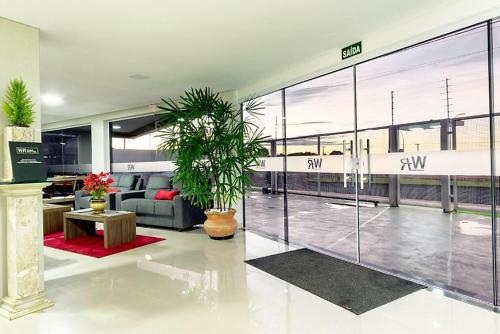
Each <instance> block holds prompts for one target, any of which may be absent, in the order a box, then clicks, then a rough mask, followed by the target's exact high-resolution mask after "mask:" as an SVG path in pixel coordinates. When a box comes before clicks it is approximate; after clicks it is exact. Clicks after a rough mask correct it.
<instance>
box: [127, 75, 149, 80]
mask: <svg viewBox="0 0 500 334" xmlns="http://www.w3.org/2000/svg"><path fill="white" fill-rule="evenodd" d="M128 77H129V78H130V79H134V80H147V79H149V77H148V76H147V75H144V74H132V75H129V76H128Z"/></svg>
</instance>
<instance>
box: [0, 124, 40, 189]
mask: <svg viewBox="0 0 500 334" xmlns="http://www.w3.org/2000/svg"><path fill="white" fill-rule="evenodd" d="M35 134H36V130H35V128H31V127H22V126H8V127H6V128H5V129H4V131H3V150H4V151H3V152H4V155H3V156H4V161H3V178H4V179H12V177H13V175H12V165H11V161H10V149H9V142H10V141H20V142H27V143H33V142H34V141H35Z"/></svg>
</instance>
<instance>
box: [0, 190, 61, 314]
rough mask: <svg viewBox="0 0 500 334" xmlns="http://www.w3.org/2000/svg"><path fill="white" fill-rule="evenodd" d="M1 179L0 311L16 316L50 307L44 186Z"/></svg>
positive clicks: (0, 312)
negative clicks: (45, 278)
mask: <svg viewBox="0 0 500 334" xmlns="http://www.w3.org/2000/svg"><path fill="white" fill-rule="evenodd" d="M49 184H50V183H46V182H40V183H19V184H16V183H0V209H1V210H0V269H1V271H0V293H1V294H0V297H1V301H0V315H1V316H4V317H6V318H8V319H15V318H19V317H21V316H24V315H27V314H29V313H32V312H35V311H39V310H42V309H45V308H48V307H51V306H52V305H53V303H52V302H51V301H50V300H48V299H47V298H46V297H45V294H44V259H43V206H42V189H43V188H44V187H46V186H48V185H49Z"/></svg>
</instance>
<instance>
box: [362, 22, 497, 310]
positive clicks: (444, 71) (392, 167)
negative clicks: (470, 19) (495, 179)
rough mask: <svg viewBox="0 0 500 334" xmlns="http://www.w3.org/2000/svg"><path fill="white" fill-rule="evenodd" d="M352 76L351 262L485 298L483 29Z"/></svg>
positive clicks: (488, 243)
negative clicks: (354, 225)
mask: <svg viewBox="0 0 500 334" xmlns="http://www.w3.org/2000/svg"><path fill="white" fill-rule="evenodd" d="M356 78H357V81H356V87H357V128H358V142H357V145H358V150H357V151H358V152H359V154H358V159H359V169H358V179H359V182H358V184H359V186H358V191H359V202H358V205H359V242H360V261H361V263H363V264H366V265H369V266H373V267H376V268H379V269H382V270H384V271H388V272H391V273H393V274H397V275H401V276H404V277H409V278H413V279H416V280H419V281H423V282H426V283H428V284H430V285H434V286H438V287H443V288H446V289H448V290H453V291H456V292H459V293H461V294H466V295H469V296H472V297H475V298H478V299H481V300H486V301H488V302H492V296H493V290H492V287H493V282H492V277H493V268H492V260H491V259H492V229H491V196H490V194H491V193H490V180H491V169H490V141H489V138H490V136H489V126H488V124H489V123H488V122H489V109H488V58H487V34H486V27H485V26H484V25H482V26H479V27H475V28H471V29H467V30H465V31H462V32H459V33H454V34H451V35H448V36H446V37H442V38H439V39H436V40H435V41H431V42H428V43H424V44H421V45H418V46H415V47H412V48H409V49H406V50H403V51H400V52H397V53H393V54H390V55H387V56H384V57H380V58H377V59H374V60H370V61H368V62H366V63H362V64H360V65H358V66H357V67H356ZM365 129H366V130H365ZM370 129H374V130H370ZM377 142H379V143H381V144H377V145H374V143H377ZM384 142H385V144H384ZM375 147H377V148H376V149H375Z"/></svg>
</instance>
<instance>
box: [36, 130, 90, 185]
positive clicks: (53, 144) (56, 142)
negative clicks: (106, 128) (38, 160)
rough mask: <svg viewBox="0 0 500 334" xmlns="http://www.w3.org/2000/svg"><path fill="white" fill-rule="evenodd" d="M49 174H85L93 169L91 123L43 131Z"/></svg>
mask: <svg viewBox="0 0 500 334" xmlns="http://www.w3.org/2000/svg"><path fill="white" fill-rule="evenodd" d="M42 144H43V150H44V152H43V155H44V159H45V163H46V165H47V176H48V177H53V176H56V175H85V174H87V173H90V172H91V170H92V132H91V128H90V125H88V126H81V127H75V128H67V129H62V130H54V131H45V132H42Z"/></svg>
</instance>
